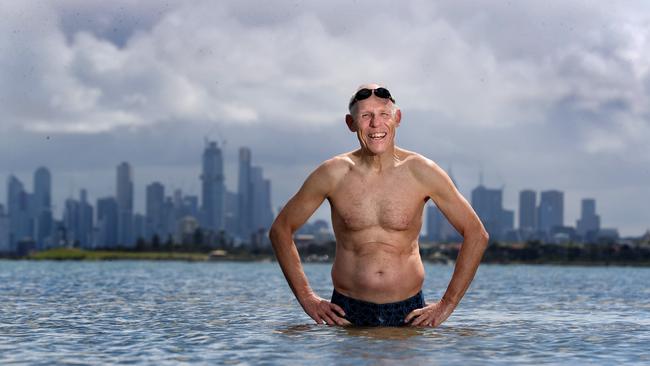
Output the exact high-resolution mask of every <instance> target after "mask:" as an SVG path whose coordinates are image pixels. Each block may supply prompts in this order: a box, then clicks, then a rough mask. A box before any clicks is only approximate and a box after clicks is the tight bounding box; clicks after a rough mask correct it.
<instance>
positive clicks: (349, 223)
mask: <svg viewBox="0 0 650 366" xmlns="http://www.w3.org/2000/svg"><path fill="white" fill-rule="evenodd" d="M418 188H419V187H418V186H417V184H416V183H415V182H414V181H412V180H411V179H409V177H404V176H390V177H383V178H381V179H380V178H375V179H368V178H365V177H359V176H351V177H346V179H345V181H344V182H342V184H341V185H339V188H338V189H337V190H336V191H335V192H334V194H333V195H332V196H331V197H330V203H331V205H332V214H333V219H335V220H336V221H338V224H339V225H342V226H343V227H345V228H346V229H348V230H363V229H365V228H369V227H373V226H379V227H382V228H384V229H387V230H396V231H402V230H408V229H410V228H413V227H417V228H419V227H420V226H421V220H422V209H423V206H424V203H425V202H426V197H425V196H424V195H423V193H422V192H421V190H420V189H418ZM418 230H419V229H418Z"/></svg>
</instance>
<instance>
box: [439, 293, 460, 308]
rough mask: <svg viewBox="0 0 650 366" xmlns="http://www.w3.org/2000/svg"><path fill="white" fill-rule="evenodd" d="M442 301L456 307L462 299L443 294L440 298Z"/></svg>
mask: <svg viewBox="0 0 650 366" xmlns="http://www.w3.org/2000/svg"><path fill="white" fill-rule="evenodd" d="M440 302H442V303H443V304H445V305H446V306H451V307H453V308H455V307H456V306H458V303H459V302H460V299H455V298H453V297H451V296H443V297H442V299H440Z"/></svg>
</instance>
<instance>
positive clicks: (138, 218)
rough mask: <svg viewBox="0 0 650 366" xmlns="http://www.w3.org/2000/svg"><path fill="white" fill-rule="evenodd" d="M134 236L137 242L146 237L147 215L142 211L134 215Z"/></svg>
mask: <svg viewBox="0 0 650 366" xmlns="http://www.w3.org/2000/svg"><path fill="white" fill-rule="evenodd" d="M133 238H134V240H135V242H136V243H137V242H138V241H139V240H144V239H145V216H144V215H143V214H141V213H136V214H135V215H133Z"/></svg>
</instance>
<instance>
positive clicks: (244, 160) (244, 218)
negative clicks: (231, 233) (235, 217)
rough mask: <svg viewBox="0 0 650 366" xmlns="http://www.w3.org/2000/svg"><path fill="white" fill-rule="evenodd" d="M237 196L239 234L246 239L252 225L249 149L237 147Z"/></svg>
mask: <svg viewBox="0 0 650 366" xmlns="http://www.w3.org/2000/svg"><path fill="white" fill-rule="evenodd" d="M237 194H238V196H239V205H238V206H239V210H238V211H239V236H240V237H241V238H242V239H244V240H247V239H248V237H249V236H250V233H251V231H252V226H253V207H252V205H253V187H252V184H251V150H250V149H249V148H247V147H241V148H239V177H238V181H237Z"/></svg>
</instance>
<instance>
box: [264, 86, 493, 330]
mask: <svg viewBox="0 0 650 366" xmlns="http://www.w3.org/2000/svg"><path fill="white" fill-rule="evenodd" d="M348 109H349V114H348V115H346V117H345V122H346V123H347V126H348V128H349V129H350V131H352V132H354V133H356V134H357V138H358V139H359V143H360V148H359V149H358V150H356V151H352V152H348V153H345V154H342V155H338V156H336V157H334V158H332V159H329V160H327V161H325V162H324V163H322V164H321V165H320V166H319V167H318V168H317V169H316V170H315V171H314V172H312V173H311V175H310V176H309V177H308V178H307V180H306V181H305V183H304V184H303V186H302V187H301V188H300V190H299V191H298V193H296V195H295V196H293V197H292V198H291V200H289V202H288V203H287V204H286V206H285V207H284V208H283V209H282V211H281V212H280V213H279V214H278V217H277V218H276V219H275V222H274V223H273V226H272V227H271V232H270V238H271V242H272V244H273V249H274V251H275V254H276V256H277V259H278V262H279V263H280V267H281V268H282V272H283V273H284V276H285V277H286V279H287V282H288V283H289V286H290V287H291V290H292V291H293V293H294V295H295V296H296V298H297V300H298V302H300V305H301V306H302V308H303V309H304V311H305V312H306V313H307V314H308V315H309V316H310V317H311V318H312V319H314V321H316V323H317V324H322V323H323V322H324V323H327V324H328V325H349V324H354V325H387V326H396V325H412V326H434V327H435V326H438V325H439V324H441V323H442V322H443V321H445V320H446V319H447V318H448V317H449V315H451V313H452V312H453V311H454V309H455V308H456V306H457V305H458V302H459V301H460V299H461V298H462V297H463V295H464V294H465V291H466V290H467V288H468V287H469V284H470V282H471V281H472V279H473V278H474V274H475V273H476V269H477V267H478V265H479V263H480V261H481V257H482V256H483V251H484V250H485V247H486V245H487V242H488V234H487V232H486V231H485V229H484V227H483V224H482V223H481V221H480V220H479V218H478V217H477V215H476V213H475V212H474V210H473V209H472V208H471V206H470V205H469V204H468V203H467V201H466V200H465V199H464V198H463V196H462V195H461V194H460V193H459V192H458V190H457V189H456V188H455V187H454V185H453V183H452V181H451V179H449V176H448V175H447V174H446V173H445V172H444V171H443V170H442V169H441V168H440V167H438V165H436V164H435V163H434V162H433V161H431V160H429V159H426V158H424V157H423V156H421V155H419V154H416V153H414V152H411V151H407V150H404V149H401V148H399V147H397V146H395V132H396V129H397V127H398V126H399V125H400V121H401V117H402V115H401V111H400V109H399V108H398V107H397V105H396V104H395V99H394V98H393V97H392V95H391V94H390V92H389V91H388V90H387V89H386V88H383V87H381V86H379V85H377V84H368V85H363V86H361V87H360V88H359V89H358V90H357V92H356V93H355V94H354V95H353V96H352V98H351V99H350V103H349V105H348ZM325 199H327V200H328V201H329V203H330V206H331V210H332V225H333V227H334V234H335V236H336V257H335V259H334V264H333V267H332V282H333V284H334V292H333V294H332V298H331V302H330V301H327V300H325V299H323V298H321V297H319V296H318V295H317V294H315V293H314V291H312V289H311V287H310V286H309V282H308V281H307V277H306V276H305V273H304V271H303V269H302V265H301V263H300V257H299V255H298V251H297V249H296V245H295V243H294V242H293V234H294V233H295V231H296V230H297V229H298V228H300V226H302V225H303V224H304V223H305V222H306V221H307V219H308V218H309V217H310V216H311V215H312V214H313V213H314V211H315V210H316V209H317V208H318V207H319V206H320V205H321V203H322V202H323V201H324V200H325ZM428 199H432V200H433V201H434V202H435V203H436V205H437V206H438V208H440V210H441V211H442V212H443V213H444V214H445V216H446V217H447V219H448V220H449V221H450V222H451V224H452V225H453V226H454V227H455V228H456V230H458V232H459V233H460V234H461V235H463V237H464V241H463V244H462V246H461V250H460V252H459V254H458V258H457V261H456V267H455V269H454V273H453V276H452V278H451V281H450V283H449V286H448V287H447V291H446V292H445V294H444V296H443V297H442V299H440V301H437V302H434V303H431V304H429V305H426V304H425V303H424V299H423V297H422V290H421V289H422V283H423V281H424V266H423V265H422V260H421V258H420V253H419V249H418V236H419V234H420V228H421V226H422V211H423V208H424V205H425V203H426V202H427V200H428Z"/></svg>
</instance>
